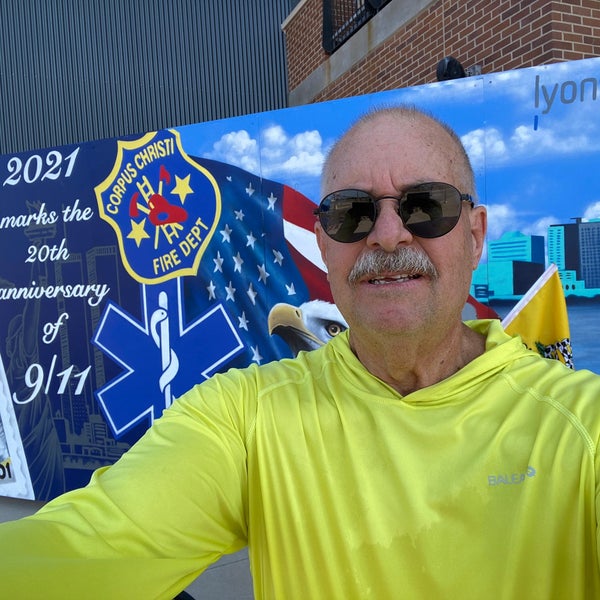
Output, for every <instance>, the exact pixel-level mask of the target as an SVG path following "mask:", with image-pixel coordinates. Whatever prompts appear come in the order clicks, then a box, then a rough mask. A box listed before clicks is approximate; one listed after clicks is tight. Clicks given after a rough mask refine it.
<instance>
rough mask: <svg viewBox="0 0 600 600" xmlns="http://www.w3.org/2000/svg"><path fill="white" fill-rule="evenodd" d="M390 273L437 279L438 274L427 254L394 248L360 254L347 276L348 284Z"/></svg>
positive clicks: (410, 249)
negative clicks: (367, 277)
mask: <svg viewBox="0 0 600 600" xmlns="http://www.w3.org/2000/svg"><path fill="white" fill-rule="evenodd" d="M390 273H407V274H409V275H424V276H426V277H430V278H431V279H437V277H438V272H437V269H436V268H435V266H434V265H433V263H432V262H431V260H430V259H429V257H428V256H427V254H425V253H424V252H421V251H419V250H416V249H415V248H410V247H409V248H396V250H394V252H386V251H385V250H381V249H378V250H371V251H369V252H364V253H363V254H361V255H360V256H359V257H358V259H357V260H356V263H355V264H354V267H353V268H352V270H351V271H350V274H349V275H348V282H349V283H350V284H355V283H357V282H358V281H359V280H360V279H362V278H364V277H366V276H370V277H377V276H380V275H385V274H390Z"/></svg>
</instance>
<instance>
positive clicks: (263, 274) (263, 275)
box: [256, 263, 271, 284]
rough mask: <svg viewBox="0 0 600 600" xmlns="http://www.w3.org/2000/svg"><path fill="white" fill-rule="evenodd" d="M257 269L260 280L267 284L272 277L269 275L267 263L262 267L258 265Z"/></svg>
mask: <svg viewBox="0 0 600 600" xmlns="http://www.w3.org/2000/svg"><path fill="white" fill-rule="evenodd" d="M256 268H257V269H258V280H259V281H262V282H263V283H264V284H266V283H267V277H271V275H270V274H269V273H267V268H266V267H265V263H263V264H262V265H260V266H259V265H256Z"/></svg>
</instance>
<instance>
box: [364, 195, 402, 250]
mask: <svg viewBox="0 0 600 600" xmlns="http://www.w3.org/2000/svg"><path fill="white" fill-rule="evenodd" d="M412 241H413V235H412V233H411V232H410V231H409V230H408V229H406V227H405V226H404V223H403V222H402V219H401V218H400V215H399V214H398V200H396V199H394V198H382V199H381V200H379V201H378V212H377V216H376V218H375V225H374V226H373V229H371V231H370V233H369V235H368V236H367V245H369V246H373V247H380V248H381V249H382V250H385V251H386V252H393V251H394V250H395V249H396V248H397V247H398V246H399V245H400V244H410V243H411V242H412Z"/></svg>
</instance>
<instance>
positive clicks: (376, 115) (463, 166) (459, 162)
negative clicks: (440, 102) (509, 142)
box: [322, 106, 475, 196]
mask: <svg viewBox="0 0 600 600" xmlns="http://www.w3.org/2000/svg"><path fill="white" fill-rule="evenodd" d="M391 132H394V134H395V135H396V137H395V138H394V146H397V151H398V152H402V151H403V150H404V147H405V144H406V143H411V144H415V143H419V144H420V145H422V146H423V150H424V152H425V153H427V152H430V155H431V159H430V160H431V161H441V162H445V163H446V164H445V165H444V166H445V167H447V169H448V170H451V171H453V172H454V180H455V181H456V182H457V183H458V186H459V187H460V189H461V191H463V192H466V193H469V194H472V195H473V196H474V195H475V177H474V174H473V168H472V166H471V161H470V160H469V157H468V155H467V152H466V150H465V148H464V146H463V144H462V142H461V140H460V138H459V137H458V135H457V134H456V133H455V132H454V130H452V129H451V128H450V127H449V126H448V125H446V124H445V123H443V122H442V121H440V120H438V119H436V118H435V117H433V116H431V115H429V114H427V113H425V112H423V111H421V110H419V109H417V108H414V107H409V106H396V107H391V108H383V109H377V110H373V111H371V112H369V113H367V114H365V115H364V116H362V117H361V118H360V119H359V120H358V121H356V122H355V123H354V124H353V125H352V127H350V129H348V131H347V132H346V133H345V134H344V135H343V136H342V137H341V138H340V139H339V140H338V141H337V142H336V143H335V144H334V145H333V147H332V148H331V150H330V152H329V154H328V156H327V159H326V160H325V163H324V165H323V176H322V194H323V195H324V194H326V193H329V192H331V191H334V190H336V189H339V187H340V186H339V185H338V184H337V183H336V179H337V177H336V170H337V168H338V167H339V164H340V162H341V161H343V160H344V156H345V155H347V154H349V153H355V152H356V149H357V147H358V146H361V147H362V148H361V150H362V152H364V158H365V162H368V161H369V160H375V157H374V156H372V155H371V151H372V148H373V147H374V146H375V145H376V144H377V143H378V141H379V140H381V139H382V138H383V137H388V138H389V136H390V134H391ZM415 132H417V133H418V134H419V135H418V136H415ZM409 133H410V135H408V134H409ZM416 137H418V138H419V139H418V142H416V141H415V138H416ZM409 138H412V141H410V142H408V139H409ZM388 151H394V148H393V147H391V145H390V144H388ZM440 166H441V165H440Z"/></svg>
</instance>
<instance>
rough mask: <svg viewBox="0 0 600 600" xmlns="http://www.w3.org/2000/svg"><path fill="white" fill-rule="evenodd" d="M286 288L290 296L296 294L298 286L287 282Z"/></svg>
mask: <svg viewBox="0 0 600 600" xmlns="http://www.w3.org/2000/svg"><path fill="white" fill-rule="evenodd" d="M285 289H286V290H287V293H288V296H295V295H296V288H295V287H294V284H293V283H292V284H290V285H288V284H287V283H286V284H285Z"/></svg>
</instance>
